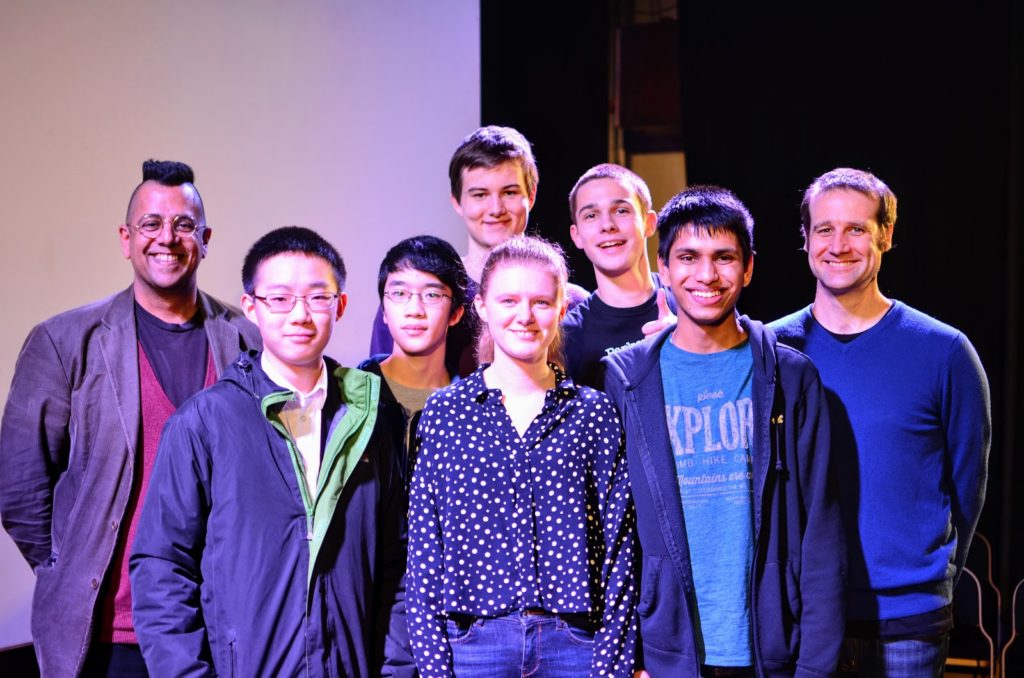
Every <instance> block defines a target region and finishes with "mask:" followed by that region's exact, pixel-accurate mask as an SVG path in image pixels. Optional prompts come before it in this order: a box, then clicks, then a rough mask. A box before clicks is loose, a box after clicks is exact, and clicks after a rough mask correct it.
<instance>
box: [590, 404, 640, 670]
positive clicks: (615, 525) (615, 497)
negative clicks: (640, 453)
mask: <svg viewBox="0 0 1024 678" xmlns="http://www.w3.org/2000/svg"><path fill="white" fill-rule="evenodd" d="M616 419H618V417H616ZM617 432H618V436H617V437H616V439H615V440H613V441H612V442H613V449H612V450H611V453H610V454H609V455H608V456H609V459H608V462H610V467H609V478H608V483H607V485H606V486H605V488H604V489H605V493H604V497H603V506H602V509H603V510H602V511H601V522H602V528H603V533H604V547H605V557H604V563H603V564H602V571H601V579H602V582H603V584H604V613H603V615H602V620H601V621H602V623H601V629H600V630H599V631H598V633H597V634H596V638H595V643H594V656H593V661H592V664H591V672H590V673H591V675H592V676H623V677H627V678H628V677H630V676H632V675H633V661H634V654H635V651H636V628H637V619H636V601H637V583H638V582H637V580H636V554H637V535H636V513H635V511H634V508H633V500H632V498H631V495H630V491H629V474H628V471H627V467H626V441H625V436H624V435H623V433H622V430H621V428H618V431H617Z"/></svg>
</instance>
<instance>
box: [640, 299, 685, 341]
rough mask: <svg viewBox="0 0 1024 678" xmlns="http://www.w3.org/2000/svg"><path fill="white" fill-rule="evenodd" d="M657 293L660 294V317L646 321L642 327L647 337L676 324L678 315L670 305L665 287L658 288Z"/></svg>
mask: <svg viewBox="0 0 1024 678" xmlns="http://www.w3.org/2000/svg"><path fill="white" fill-rule="evenodd" d="M655 294H657V295H658V319H657V320H651V321H650V322H646V323H644V326H643V327H641V328H640V331H641V332H643V333H644V336H645V337H649V336H651V335H652V334H657V333H658V332H661V331H662V330H663V329H665V328H666V327H672V326H673V325H675V324H676V316H675V314H674V313H672V309H670V308H669V307H668V299H667V298H666V296H665V294H666V292H665V288H663V287H661V288H658V291H657V292H656V293H655Z"/></svg>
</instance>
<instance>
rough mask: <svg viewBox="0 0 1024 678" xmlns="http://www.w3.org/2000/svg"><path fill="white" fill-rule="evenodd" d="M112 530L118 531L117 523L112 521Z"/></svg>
mask: <svg viewBox="0 0 1024 678" xmlns="http://www.w3.org/2000/svg"><path fill="white" fill-rule="evenodd" d="M110 529H112V530H114V531H115V532H116V531H117V521H116V520H111V521H110Z"/></svg>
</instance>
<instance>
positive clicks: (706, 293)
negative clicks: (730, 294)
mask: <svg viewBox="0 0 1024 678" xmlns="http://www.w3.org/2000/svg"><path fill="white" fill-rule="evenodd" d="M721 293H722V292H721V291H720V290H694V291H693V296H695V297H700V298H702V299H711V298H712V297H717V296H719V295H720V294H721Z"/></svg>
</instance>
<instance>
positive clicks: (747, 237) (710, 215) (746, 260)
mask: <svg viewBox="0 0 1024 678" xmlns="http://www.w3.org/2000/svg"><path fill="white" fill-rule="evenodd" d="M684 228H693V229H695V230H697V231H700V232H703V233H714V232H717V231H726V232H728V233H732V234H734V235H735V236H736V240H737V241H738V242H739V245H740V253H741V254H742V255H743V267H744V268H746V267H747V266H748V265H749V264H750V258H751V257H752V256H754V218H753V217H752V216H750V211H749V210H748V209H747V207H746V205H744V204H743V203H742V202H740V199H739V198H737V197H736V195H735V194H734V193H733V192H732V191H730V190H728V189H726V188H722V187H720V186H692V187H690V188H687V189H686V190H684V191H682V192H680V193H678V194H676V196H675V197H673V198H672V199H671V200H669V201H668V202H667V203H665V206H664V207H662V208H661V212H659V213H658V258H659V259H661V260H662V261H666V262H667V261H668V260H669V254H670V253H671V252H672V246H673V245H674V244H675V242H676V238H678V237H679V232H680V231H681V230H683V229H684Z"/></svg>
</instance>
